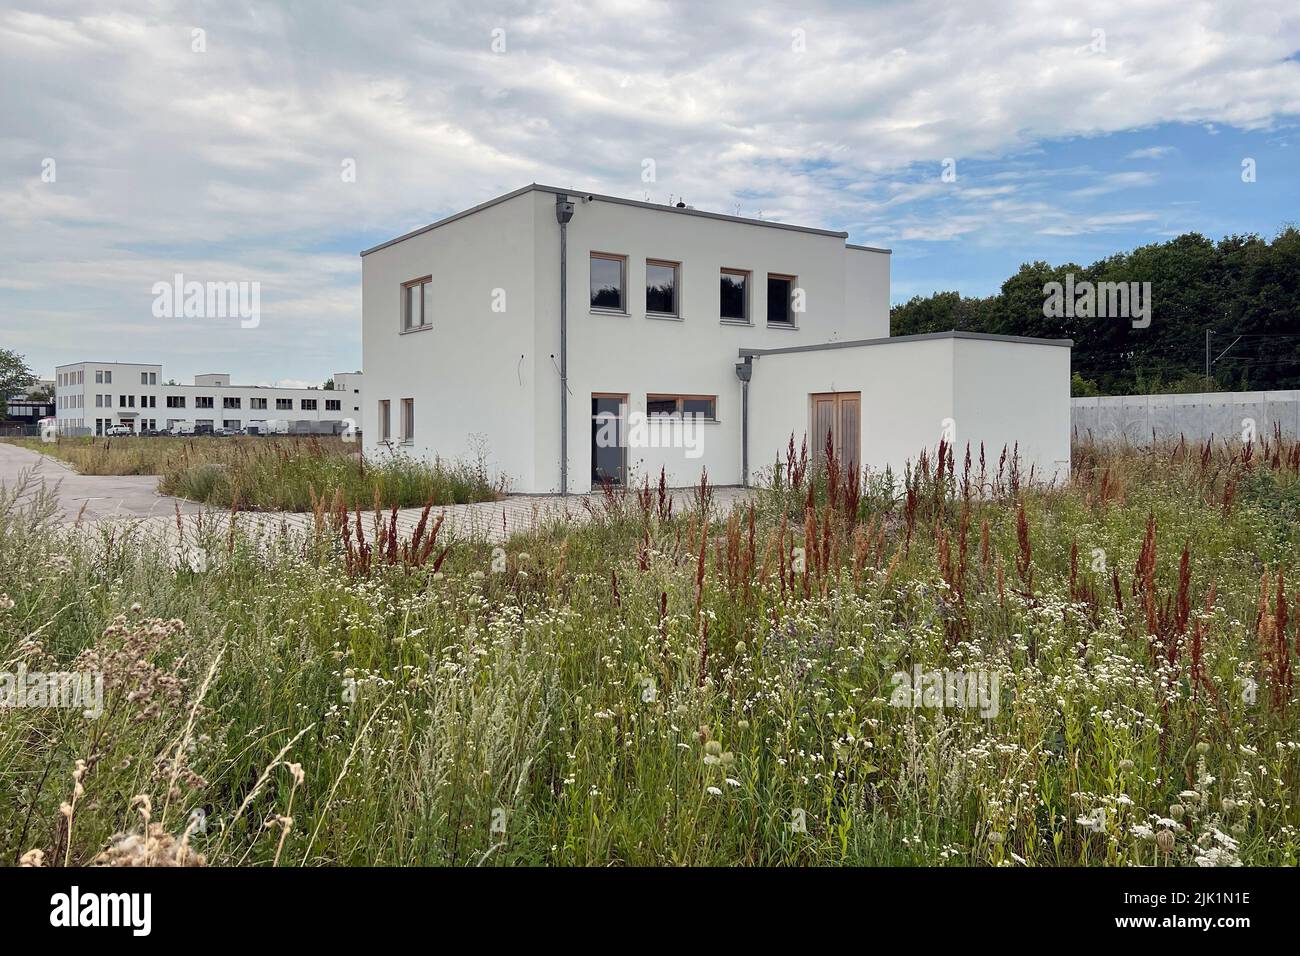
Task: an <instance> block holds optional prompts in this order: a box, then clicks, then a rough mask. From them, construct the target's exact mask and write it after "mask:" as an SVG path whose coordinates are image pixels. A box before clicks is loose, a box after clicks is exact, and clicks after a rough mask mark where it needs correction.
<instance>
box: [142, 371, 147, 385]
mask: <svg viewBox="0 0 1300 956" xmlns="http://www.w3.org/2000/svg"><path fill="white" fill-rule="evenodd" d="M140 384H141V385H148V384H149V373H148V372H141V373H140Z"/></svg>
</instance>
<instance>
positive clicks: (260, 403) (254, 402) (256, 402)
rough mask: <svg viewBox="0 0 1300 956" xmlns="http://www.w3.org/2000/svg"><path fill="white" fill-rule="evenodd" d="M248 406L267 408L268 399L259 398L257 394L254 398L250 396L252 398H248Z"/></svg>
mask: <svg viewBox="0 0 1300 956" xmlns="http://www.w3.org/2000/svg"><path fill="white" fill-rule="evenodd" d="M248 407H249V408H266V399H264V398H258V397H257V396H256V395H254V396H253V397H252V398H250V399H249V400H248Z"/></svg>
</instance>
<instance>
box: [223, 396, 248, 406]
mask: <svg viewBox="0 0 1300 956" xmlns="http://www.w3.org/2000/svg"><path fill="white" fill-rule="evenodd" d="M243 404H244V400H243V399H242V398H237V397H234V396H230V395H226V396H223V397H222V399H221V407H222V408H242V407H243Z"/></svg>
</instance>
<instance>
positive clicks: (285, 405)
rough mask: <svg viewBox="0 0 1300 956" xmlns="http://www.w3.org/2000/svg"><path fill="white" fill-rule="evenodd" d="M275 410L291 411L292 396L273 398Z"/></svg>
mask: <svg viewBox="0 0 1300 956" xmlns="http://www.w3.org/2000/svg"><path fill="white" fill-rule="evenodd" d="M275 410H276V411H277V412H291V411H293V399H292V398H277V399H276V400H275Z"/></svg>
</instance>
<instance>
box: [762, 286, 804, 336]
mask: <svg viewBox="0 0 1300 956" xmlns="http://www.w3.org/2000/svg"><path fill="white" fill-rule="evenodd" d="M767 278H768V279H769V280H771V279H784V280H785V281H786V282H789V283H790V295H791V296H793V295H794V292H795V290H796V289H798V288H799V277H798V276H795V275H789V274H787V273H784V272H769V273H768V274H767ZM768 307H769V308H771V304H770V303H769V305H768ZM785 314H786V315H787V316H789V318H787V319H786V320H785V321H784V322H773V321H772V320H771V319H768V320H767V324H768V326H769V327H770V328H777V329H797V328H798V327H799V320H798V318H796V314H795V311H794V306H793V304H792V303H791V302H789V301H788V300H787V301H786V303H785Z"/></svg>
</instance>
